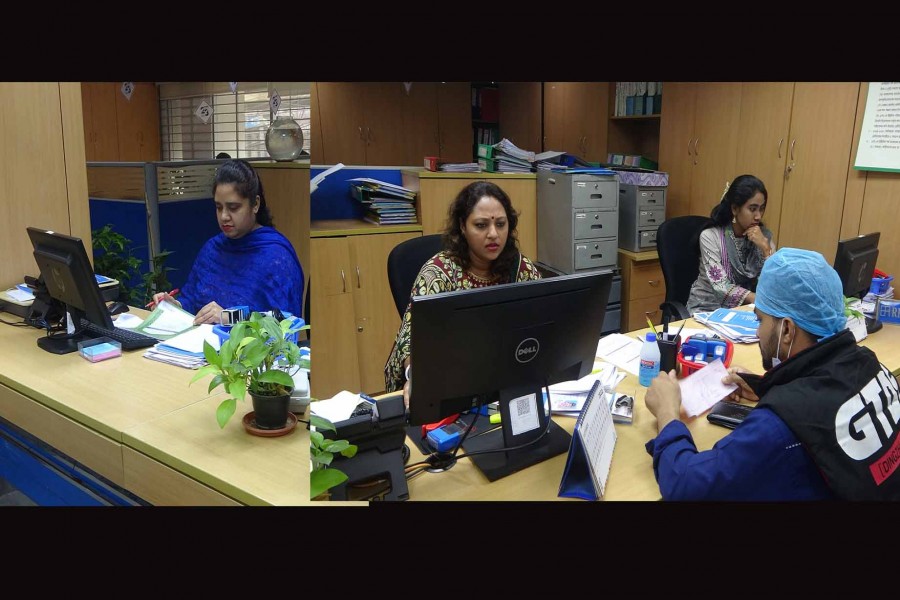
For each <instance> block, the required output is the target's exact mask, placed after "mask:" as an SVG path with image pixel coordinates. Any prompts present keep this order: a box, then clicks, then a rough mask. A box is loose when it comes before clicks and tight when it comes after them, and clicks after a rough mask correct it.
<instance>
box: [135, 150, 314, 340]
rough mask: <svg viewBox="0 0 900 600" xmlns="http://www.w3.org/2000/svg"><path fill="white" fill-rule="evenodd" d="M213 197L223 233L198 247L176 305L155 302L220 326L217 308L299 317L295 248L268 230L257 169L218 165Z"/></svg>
mask: <svg viewBox="0 0 900 600" xmlns="http://www.w3.org/2000/svg"><path fill="white" fill-rule="evenodd" d="M213 197H214V199H215V203H216V218H217V219H218V221H219V228H220V229H221V230H222V233H220V234H218V235H216V236H215V237H213V238H211V239H210V240H209V241H207V242H206V244H204V245H203V248H201V249H200V253H199V254H198V255H197V258H196V260H195V261H194V266H193V267H192V268H191V273H190V275H188V278H187V282H186V283H185V284H184V286H183V287H182V288H181V295H180V298H179V300H180V302H179V301H176V300H175V299H174V298H172V297H171V296H169V295H168V294H166V293H159V294H156V295H154V296H153V300H154V302H159V301H160V300H163V299H165V300H168V301H169V302H175V303H176V304H180V305H181V306H182V308H184V309H185V310H186V311H188V312H191V313H196V317H195V319H194V324H195V325H197V324H200V323H219V321H220V318H221V313H222V309H223V308H229V307H232V306H249V307H250V310H251V311H261V312H264V311H267V310H272V309H273V308H277V309H279V310H281V311H286V312H291V313H293V314H294V315H297V316H299V315H300V314H301V313H300V304H301V301H302V298H303V269H302V267H301V266H300V260H299V259H298V258H297V253H296V252H295V251H294V247H293V246H292V245H291V243H290V242H289V241H288V239H287V238H286V237H284V236H283V235H282V234H280V233H279V232H278V231H276V230H275V228H274V227H273V226H272V215H271V214H270V213H269V208H268V207H267V206H266V197H265V194H264V193H263V187H262V182H261V181H260V180H259V176H258V175H257V174H256V171H255V170H254V169H253V167H251V166H250V165H249V164H248V163H247V162H245V161H243V160H229V161H227V162H224V163H222V165H221V166H220V167H219V169H218V171H216V179H215V182H214V183H213Z"/></svg>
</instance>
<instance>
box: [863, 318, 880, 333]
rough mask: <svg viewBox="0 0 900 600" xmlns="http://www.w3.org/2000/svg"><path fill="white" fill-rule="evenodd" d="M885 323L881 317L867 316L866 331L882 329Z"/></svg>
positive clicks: (873, 331) (871, 331) (872, 331)
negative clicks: (882, 322)
mask: <svg viewBox="0 0 900 600" xmlns="http://www.w3.org/2000/svg"><path fill="white" fill-rule="evenodd" d="M882 327H883V325H882V324H881V319H873V318H872V317H866V333H867V334H869V333H875V332H876V331H880V330H881V328H882Z"/></svg>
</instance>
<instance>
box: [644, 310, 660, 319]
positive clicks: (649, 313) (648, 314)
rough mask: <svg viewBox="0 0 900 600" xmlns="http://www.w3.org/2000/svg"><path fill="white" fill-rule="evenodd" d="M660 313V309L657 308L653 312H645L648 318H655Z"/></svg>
mask: <svg viewBox="0 0 900 600" xmlns="http://www.w3.org/2000/svg"><path fill="white" fill-rule="evenodd" d="M658 312H659V309H658V308H657V309H656V310H654V311H653V312H645V313H644V314H645V315H647V316H648V317H653V316H655V315H656V313H658Z"/></svg>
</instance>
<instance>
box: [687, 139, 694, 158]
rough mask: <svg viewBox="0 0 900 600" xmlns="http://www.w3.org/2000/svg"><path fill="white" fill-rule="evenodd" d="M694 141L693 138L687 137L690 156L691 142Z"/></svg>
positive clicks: (689, 154)
mask: <svg viewBox="0 0 900 600" xmlns="http://www.w3.org/2000/svg"><path fill="white" fill-rule="evenodd" d="M693 141H694V138H692V137H691V138H688V156H691V142H693Z"/></svg>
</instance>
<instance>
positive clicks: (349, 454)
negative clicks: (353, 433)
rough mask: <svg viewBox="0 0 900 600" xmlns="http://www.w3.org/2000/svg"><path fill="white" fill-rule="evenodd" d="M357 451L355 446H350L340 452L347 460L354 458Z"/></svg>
mask: <svg viewBox="0 0 900 600" xmlns="http://www.w3.org/2000/svg"><path fill="white" fill-rule="evenodd" d="M358 449H359V447H358V446H356V445H355V444H350V447H349V448H347V449H346V450H344V451H342V452H341V455H342V456H346V457H347V458H353V457H354V456H356V451H357V450H358Z"/></svg>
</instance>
